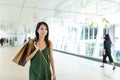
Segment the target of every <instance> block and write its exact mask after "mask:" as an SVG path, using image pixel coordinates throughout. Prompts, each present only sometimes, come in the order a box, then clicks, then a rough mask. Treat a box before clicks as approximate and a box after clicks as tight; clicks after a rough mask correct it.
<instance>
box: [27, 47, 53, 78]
mask: <svg viewBox="0 0 120 80" xmlns="http://www.w3.org/2000/svg"><path fill="white" fill-rule="evenodd" d="M41 54H43V55H44V57H45V58H46V61H47V63H46V61H45V59H44V57H43V56H42V55H41ZM49 55H50V51H49V48H48V47H46V48H45V49H44V50H42V51H40V50H38V51H37V53H36V55H35V56H34V57H33V58H32V59H31V61H30V69H29V80H51V70H50V57H49Z"/></svg>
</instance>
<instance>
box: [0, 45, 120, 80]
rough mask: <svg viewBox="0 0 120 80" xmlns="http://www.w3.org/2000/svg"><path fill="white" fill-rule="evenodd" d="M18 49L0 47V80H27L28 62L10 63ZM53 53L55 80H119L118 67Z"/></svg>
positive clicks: (119, 68) (119, 71)
mask: <svg viewBox="0 0 120 80" xmlns="http://www.w3.org/2000/svg"><path fill="white" fill-rule="evenodd" d="M19 49H20V47H0V80H28V75H29V74H28V73H29V72H28V71H29V62H28V63H27V65H26V66H25V67H21V66H19V65H16V64H15V63H13V62H12V59H13V57H14V56H15V55H16V53H17V51H18V50H19ZM53 53H54V60H55V69H56V77H57V80H120V67H116V69H115V70H114V71H113V70H112V66H111V65H108V64H106V65H105V67H104V68H100V67H99V66H100V63H99V62H96V61H91V60H87V59H83V58H79V57H75V56H71V55H67V54H63V53H59V52H55V51H54V52H53Z"/></svg>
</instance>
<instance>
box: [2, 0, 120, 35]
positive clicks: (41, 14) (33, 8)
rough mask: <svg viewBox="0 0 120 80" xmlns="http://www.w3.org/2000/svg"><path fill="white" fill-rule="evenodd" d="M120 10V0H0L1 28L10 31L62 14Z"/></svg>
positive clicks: (103, 13) (104, 12)
mask: <svg viewBox="0 0 120 80" xmlns="http://www.w3.org/2000/svg"><path fill="white" fill-rule="evenodd" d="M76 4H77V5H76ZM119 10H120V0H0V29H1V30H4V31H7V32H8V33H10V32H11V33H12V32H13V33H15V32H16V31H17V32H19V31H23V32H24V29H26V28H27V29H28V28H29V29H30V30H31V29H32V28H33V27H34V24H36V22H38V21H44V20H46V19H47V18H50V17H57V16H58V15H60V14H62V15H64V16H67V17H69V15H68V14H70V13H72V14H86V15H97V16H99V15H106V14H112V13H115V12H119ZM20 27H21V28H20Z"/></svg>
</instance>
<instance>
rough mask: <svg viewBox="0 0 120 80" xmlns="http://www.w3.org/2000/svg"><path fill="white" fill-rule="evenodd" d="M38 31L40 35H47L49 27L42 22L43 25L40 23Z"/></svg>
mask: <svg viewBox="0 0 120 80" xmlns="http://www.w3.org/2000/svg"><path fill="white" fill-rule="evenodd" d="M37 32H38V34H39V36H40V37H45V36H46V35H47V32H48V31H47V27H46V26H45V25H44V24H42V25H40V27H39V29H38V30H37Z"/></svg>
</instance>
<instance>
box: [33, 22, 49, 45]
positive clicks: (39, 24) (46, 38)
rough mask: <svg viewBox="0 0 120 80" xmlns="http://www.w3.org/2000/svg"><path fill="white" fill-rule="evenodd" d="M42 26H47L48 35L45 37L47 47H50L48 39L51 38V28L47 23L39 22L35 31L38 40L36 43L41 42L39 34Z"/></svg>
mask: <svg viewBox="0 0 120 80" xmlns="http://www.w3.org/2000/svg"><path fill="white" fill-rule="evenodd" d="M41 25H45V26H46V28H47V35H46V36H45V42H46V44H47V46H49V42H48V37H49V28H48V25H47V23H45V22H39V23H38V24H37V26H36V30H35V35H36V38H35V40H36V41H38V40H39V34H38V32H37V31H38V29H39V28H40V27H41Z"/></svg>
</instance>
